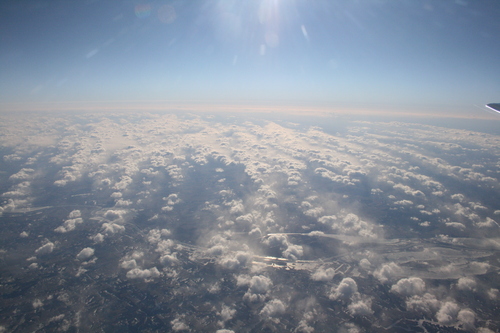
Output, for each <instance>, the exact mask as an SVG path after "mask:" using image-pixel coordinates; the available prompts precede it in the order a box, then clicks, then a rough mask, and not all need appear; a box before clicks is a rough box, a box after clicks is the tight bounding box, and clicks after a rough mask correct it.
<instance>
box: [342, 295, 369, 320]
mask: <svg viewBox="0 0 500 333" xmlns="http://www.w3.org/2000/svg"><path fill="white" fill-rule="evenodd" d="M371 307H372V302H371V300H370V299H358V300H354V301H353V302H352V303H351V304H349V306H348V307H347V308H348V309H349V313H350V314H351V315H352V316H369V315H371V314H373V311H372V308H371Z"/></svg>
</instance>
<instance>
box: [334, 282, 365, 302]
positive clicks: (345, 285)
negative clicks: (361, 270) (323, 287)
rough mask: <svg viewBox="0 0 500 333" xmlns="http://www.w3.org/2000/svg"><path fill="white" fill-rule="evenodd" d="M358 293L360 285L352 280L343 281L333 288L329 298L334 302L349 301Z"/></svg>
mask: <svg viewBox="0 0 500 333" xmlns="http://www.w3.org/2000/svg"><path fill="white" fill-rule="evenodd" d="M357 292H358V284H357V283H356V281H354V280H353V279H352V278H350V277H347V278H344V279H342V281H341V282H340V283H339V285H338V286H337V287H332V289H331V291H330V295H329V298H330V299H332V300H337V299H349V298H351V297H352V296H353V295H354V294H355V293H357Z"/></svg>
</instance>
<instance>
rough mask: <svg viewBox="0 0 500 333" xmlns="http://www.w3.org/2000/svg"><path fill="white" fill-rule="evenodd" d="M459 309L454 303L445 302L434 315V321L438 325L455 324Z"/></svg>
mask: <svg viewBox="0 0 500 333" xmlns="http://www.w3.org/2000/svg"><path fill="white" fill-rule="evenodd" d="M459 311H460V307H459V306H458V305H457V304H456V303H454V302H445V303H443V304H442V305H441V307H440V308H439V311H438V312H437V313H436V319H437V321H438V322H439V323H440V324H443V325H451V324H453V323H454V322H455V320H456V317H457V315H458V312H459Z"/></svg>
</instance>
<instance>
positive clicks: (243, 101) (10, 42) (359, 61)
mask: <svg viewBox="0 0 500 333" xmlns="http://www.w3.org/2000/svg"><path fill="white" fill-rule="evenodd" d="M498 17H500V3H499V2H498V1H496V0H480V1H466V0H456V1H454V0H453V1H452V0H442V1H430V0H428V1H426V0H414V1H385V0H349V1H347V0H314V1H311V0H252V1H249V0H241V1H235V0H204V1H200V0H189V1H188V0H178V1H149V2H148V1H145V2H139V1H117V0H113V1H106V0H102V1H100V0H94V1H92V0H89V1H57V0H54V1H39V0H37V1H30V0H25V1H2V2H1V4H0V38H1V39H0V43H1V45H0V106H1V108H2V110H4V111H5V110H7V111H8V110H9V109H10V108H15V106H16V105H17V106H19V105H29V106H31V107H35V106H36V105H42V104H46V105H47V104H48V105H55V104H57V103H59V104H60V105H64V106H65V107H68V106H69V105H78V103H84V104H85V103H94V104H93V105H96V104H95V103H97V105H108V106H109V105H119V104H120V103H121V104H120V105H123V104H124V103H125V104H126V103H135V104H134V105H148V104H149V105H153V104H155V103H156V105H168V104H169V103H171V104H172V103H174V104H175V103H177V104H176V105H180V104H185V105H189V104H197V105H202V106H203V105H268V106H270V105H271V106H272V105H274V106H275V105H280V106H289V107H295V108H301V107H304V108H306V107H323V108H332V110H333V109H342V108H345V109H348V110H355V109H358V110H361V109H363V110H379V111H380V110H392V111H396V112H430V113H432V112H437V113H445V112H458V113H461V114H468V113H470V114H482V112H484V113H486V111H484V110H481V108H483V106H484V104H486V103H492V102H498V101H500V62H499V61H498V57H499V54H500V43H499V36H500V21H499V20H498ZM51 103H52V104H51ZM158 103H160V104H158ZM162 103H163V104H162Z"/></svg>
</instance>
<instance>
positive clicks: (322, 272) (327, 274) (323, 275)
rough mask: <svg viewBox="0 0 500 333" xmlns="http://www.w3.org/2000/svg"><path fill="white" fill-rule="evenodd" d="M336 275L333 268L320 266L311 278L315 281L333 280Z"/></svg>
mask: <svg viewBox="0 0 500 333" xmlns="http://www.w3.org/2000/svg"><path fill="white" fill-rule="evenodd" d="M334 276H335V270H334V269H333V268H331V267H330V268H326V269H325V268H324V267H318V269H317V270H316V271H315V272H314V273H313V274H312V275H311V279H313V280H314V281H331V280H332V279H333V277H334Z"/></svg>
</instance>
